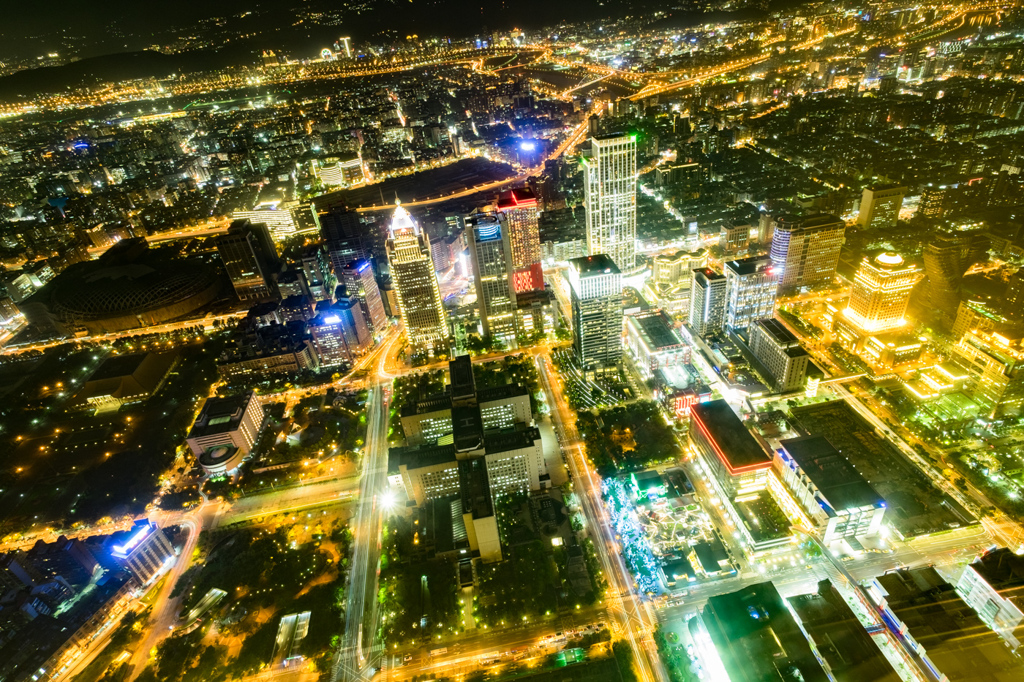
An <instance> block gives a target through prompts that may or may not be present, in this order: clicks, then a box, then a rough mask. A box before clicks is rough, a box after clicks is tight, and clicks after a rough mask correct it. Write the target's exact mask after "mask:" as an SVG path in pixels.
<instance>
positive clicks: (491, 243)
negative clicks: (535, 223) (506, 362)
mask: <svg viewBox="0 0 1024 682" xmlns="http://www.w3.org/2000/svg"><path fill="white" fill-rule="evenodd" d="M466 230H467V232H468V234H467V240H466V241H468V242H469V253H470V256H471V257H472V259H473V280H474V282H475V284H476V301H477V304H478V305H479V306H480V320H481V322H482V323H483V328H484V334H485V335H487V336H490V337H492V338H496V339H500V340H501V341H502V342H503V343H504V344H505V345H506V346H508V347H509V348H516V347H517V344H516V292H515V288H514V287H513V286H512V275H513V270H512V250H513V249H512V245H511V242H510V240H509V236H510V235H509V232H510V230H509V229H508V225H507V224H502V222H501V221H500V220H499V219H498V216H497V214H494V213H484V214H478V215H474V216H470V218H469V220H468V221H467V226H466Z"/></svg>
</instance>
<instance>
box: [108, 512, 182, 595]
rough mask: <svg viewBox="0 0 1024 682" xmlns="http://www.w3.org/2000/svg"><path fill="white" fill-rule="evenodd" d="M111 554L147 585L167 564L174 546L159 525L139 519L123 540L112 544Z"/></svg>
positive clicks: (172, 554) (140, 581) (172, 553)
mask: <svg viewBox="0 0 1024 682" xmlns="http://www.w3.org/2000/svg"><path fill="white" fill-rule="evenodd" d="M111 554H112V555H113V556H114V558H115V559H117V561H118V563H120V564H122V565H123V566H124V567H125V568H127V569H128V570H129V571H131V573H132V575H134V576H135V579H136V580H138V581H139V583H141V584H142V585H145V584H146V583H148V582H149V581H150V580H151V579H152V578H153V577H155V576H156V575H157V574H158V573H160V571H161V570H162V569H163V567H164V566H165V565H167V563H168V561H169V560H170V559H171V558H172V557H173V556H174V548H173V547H171V543H170V541H169V540H168V539H167V536H166V535H164V532H163V531H162V530H160V528H159V526H157V525H156V524H155V523H153V522H151V521H138V522H136V524H135V525H134V526H133V527H132V529H131V530H130V531H127V533H126V537H125V538H124V539H123V540H120V542H118V543H116V544H114V545H112V546H111Z"/></svg>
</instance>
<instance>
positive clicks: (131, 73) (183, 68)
mask: <svg viewBox="0 0 1024 682" xmlns="http://www.w3.org/2000/svg"><path fill="white" fill-rule="evenodd" d="M252 63H255V53H254V51H253V49H252V48H251V47H250V46H245V45H237V46H232V47H231V48H230V49H216V50H214V49H211V50H196V51H193V52H182V53H179V54H163V53H160V52H155V51H152V50H143V51H141V52H121V53H118V54H108V55H103V56H101V57H90V58H88V59H82V60H80V61H77V62H72V63H70V64H64V65H62V66H47V67H42V68H38V69H26V70H25V71H18V72H17V73H13V74H11V75H9V76H5V77H3V78H0V101H3V102H16V101H21V100H24V99H31V98H33V97H37V96H39V95H42V94H48V93H57V92H62V91H66V90H68V89H72V90H77V89H79V88H81V87H83V86H85V87H89V86H93V85H98V84H101V83H111V82H117V81H127V80H136V79H139V78H166V77H167V76H170V75H171V74H175V73H195V72H197V71H212V70H216V69H221V68H224V67H227V66H243V65H245V64H252Z"/></svg>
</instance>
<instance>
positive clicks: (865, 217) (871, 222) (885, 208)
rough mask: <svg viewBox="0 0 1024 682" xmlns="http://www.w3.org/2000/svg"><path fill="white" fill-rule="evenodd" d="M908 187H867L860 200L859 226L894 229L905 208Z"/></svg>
mask: <svg viewBox="0 0 1024 682" xmlns="http://www.w3.org/2000/svg"><path fill="white" fill-rule="evenodd" d="M906 193H907V188H906V187H901V186H900V185H875V186H873V187H865V188H864V193H863V194H862V195H861V199H860V214H859V215H858V216H857V224H858V225H860V226H861V227H870V228H893V227H896V221H897V220H898V219H899V217H900V209H901V208H903V196H904V195H905V194H906Z"/></svg>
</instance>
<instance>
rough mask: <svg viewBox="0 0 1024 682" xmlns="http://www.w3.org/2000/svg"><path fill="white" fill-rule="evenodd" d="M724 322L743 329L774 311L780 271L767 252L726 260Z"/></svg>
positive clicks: (732, 327) (731, 326)
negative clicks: (760, 254) (763, 254)
mask: <svg viewBox="0 0 1024 682" xmlns="http://www.w3.org/2000/svg"><path fill="white" fill-rule="evenodd" d="M725 288H726V292H727V294H726V295H727V297H728V300H727V302H726V306H725V325H726V326H727V327H728V328H729V329H746V328H747V327H749V326H750V325H751V324H752V323H753V322H754V320H758V319H761V318H762V317H772V316H773V315H774V314H775V294H776V293H777V292H778V290H779V273H778V271H777V269H776V267H775V263H773V262H772V259H771V258H769V257H768V256H752V257H750V258H741V259H739V260H731V261H728V262H726V264H725Z"/></svg>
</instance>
